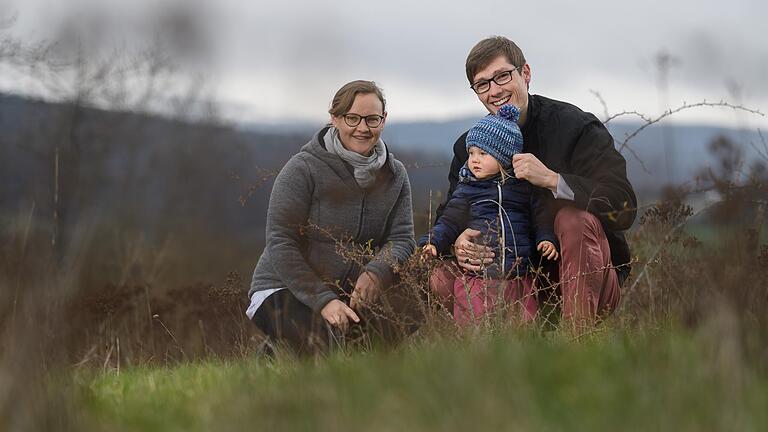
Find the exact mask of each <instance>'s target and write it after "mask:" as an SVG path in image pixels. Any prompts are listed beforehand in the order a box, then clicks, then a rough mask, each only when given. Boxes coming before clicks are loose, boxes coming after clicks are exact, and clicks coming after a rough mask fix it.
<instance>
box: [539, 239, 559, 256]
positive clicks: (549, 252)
mask: <svg viewBox="0 0 768 432" xmlns="http://www.w3.org/2000/svg"><path fill="white" fill-rule="evenodd" d="M536 249H537V250H538V251H539V252H541V256H543V257H544V258H546V259H548V260H552V261H556V260H557V257H558V256H559V254H558V253H557V248H556V247H555V245H554V244H552V242H551V241H548V240H544V241H542V242H539V245H538V246H537V247H536Z"/></svg>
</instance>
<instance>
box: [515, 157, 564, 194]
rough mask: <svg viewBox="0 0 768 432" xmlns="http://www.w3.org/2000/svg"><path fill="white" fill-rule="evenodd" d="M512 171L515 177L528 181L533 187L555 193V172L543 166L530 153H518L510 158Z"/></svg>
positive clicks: (556, 177)
mask: <svg viewBox="0 0 768 432" xmlns="http://www.w3.org/2000/svg"><path fill="white" fill-rule="evenodd" d="M512 169H513V170H514V172H515V177H517V178H519V179H523V180H528V182H529V183H531V184H532V185H534V186H538V187H543V188H547V189H549V190H551V191H552V192H557V180H558V178H559V176H558V175H557V173H556V172H554V171H552V170H551V169H549V168H547V167H546V166H544V164H543V163H541V161H540V160H539V159H537V158H536V156H534V155H532V154H531V153H518V154H516V155H514V156H512Z"/></svg>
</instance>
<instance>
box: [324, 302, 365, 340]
mask: <svg viewBox="0 0 768 432" xmlns="http://www.w3.org/2000/svg"><path fill="white" fill-rule="evenodd" d="M320 315H322V317H323V318H324V319H325V320H326V321H327V322H328V324H330V325H332V326H334V327H337V328H338V329H340V330H341V331H342V333H346V332H347V330H348V329H349V320H352V321H354V322H356V323H359V322H360V318H359V317H358V316H357V314H356V313H355V311H353V310H352V309H350V308H349V306H347V305H345V304H344V302H343V301H341V300H338V299H334V300H331V301H329V302H328V304H327V305H325V306H323V309H322V310H321V311H320Z"/></svg>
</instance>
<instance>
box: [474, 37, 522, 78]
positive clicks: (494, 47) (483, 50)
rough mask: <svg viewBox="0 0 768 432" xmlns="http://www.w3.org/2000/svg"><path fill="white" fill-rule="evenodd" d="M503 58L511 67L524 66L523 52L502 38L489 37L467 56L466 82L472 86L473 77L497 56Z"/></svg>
mask: <svg viewBox="0 0 768 432" xmlns="http://www.w3.org/2000/svg"><path fill="white" fill-rule="evenodd" d="M502 55H503V56H505V57H506V58H507V61H509V62H510V63H511V64H512V66H517V67H521V66H523V65H524V64H525V56H524V55H523V50H521V49H520V47H518V46H517V44H515V43H514V42H512V41H511V40H509V39H507V38H505V37H504V36H491V37H489V38H486V39H483V40H481V41H480V42H478V43H477V45H475V46H474V47H473V48H472V50H471V51H470V52H469V55H468V56H467V80H469V83H470V84H473V82H472V80H473V79H474V78H475V75H476V74H477V73H478V72H479V71H480V70H481V69H483V68H484V67H486V66H488V65H489V64H491V62H492V61H494V60H495V59H496V57H498V56H502Z"/></svg>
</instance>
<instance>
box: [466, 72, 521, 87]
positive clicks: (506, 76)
mask: <svg viewBox="0 0 768 432" xmlns="http://www.w3.org/2000/svg"><path fill="white" fill-rule="evenodd" d="M518 69H520V66H515V68H514V69H511V70H508V71H504V72H499V73H497V74H496V75H494V76H493V78H491V79H489V80H480V81H478V82H476V83H474V84H472V85H471V86H469V87H470V88H472V90H474V91H475V93H477V94H483V93H485V92H487V91H488V90H490V89H491V81H493V82H495V83H496V84H498V85H504V84H506V83H508V82H510V81H512V72H514V71H516V70H518Z"/></svg>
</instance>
